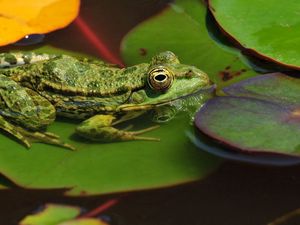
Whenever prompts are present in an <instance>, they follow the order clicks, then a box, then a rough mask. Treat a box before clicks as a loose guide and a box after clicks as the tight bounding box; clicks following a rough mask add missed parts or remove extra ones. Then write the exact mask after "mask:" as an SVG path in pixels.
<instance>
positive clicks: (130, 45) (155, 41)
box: [121, 0, 255, 87]
mask: <svg viewBox="0 0 300 225" xmlns="http://www.w3.org/2000/svg"><path fill="white" fill-rule="evenodd" d="M206 23H207V21H206V7H205V5H204V4H203V3H201V1H198V0H177V1H176V2H175V3H172V4H170V6H169V7H168V8H167V9H166V10H164V11H163V12H161V13H160V14H158V15H156V16H154V17H152V18H150V19H149V20H147V21H145V22H143V23H141V24H140V25H138V26H137V27H135V28H134V29H133V30H132V31H131V32H129V33H128V34H127V36H126V37H125V38H124V39H123V42H122V47H121V50H122V55H123V58H124V60H125V62H126V63H127V64H128V65H133V64H135V63H137V62H144V61H148V60H150V58H151V57H152V56H153V55H154V54H155V53H157V52H161V51H165V50H170V51H173V52H175V54H177V55H178V56H179V58H180V59H181V61H182V62H183V63H186V64H192V65H195V66H197V67H199V68H201V69H202V70H203V71H205V72H206V73H207V74H208V75H209V76H210V78H211V80H212V81H213V82H215V83H216V84H218V87H221V86H224V85H228V84H229V83H231V82H236V81H238V80H241V79H245V78H246V77H250V76H254V75H255V72H254V71H253V70H252V69H251V68H250V67H249V66H248V65H246V64H244V63H242V62H241V61H240V59H239V57H240V55H239V52H238V51H237V50H235V49H233V48H229V47H224V46H222V45H219V44H217V43H216V42H215V41H214V40H213V39H212V38H211V37H210V35H209V33H208V31H207V26H206ZM179 28H180V29H179Z"/></svg>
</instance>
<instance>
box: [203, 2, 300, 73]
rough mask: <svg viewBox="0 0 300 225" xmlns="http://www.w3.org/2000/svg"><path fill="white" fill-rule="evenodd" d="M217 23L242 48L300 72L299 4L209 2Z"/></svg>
mask: <svg viewBox="0 0 300 225" xmlns="http://www.w3.org/2000/svg"><path fill="white" fill-rule="evenodd" d="M208 2H209V9H210V12H211V13H212V14H213V16H214V18H215V19H216V21H217V23H218V24H219V26H220V27H221V29H222V30H223V32H224V33H225V34H226V35H228V36H229V37H230V38H231V39H232V40H233V41H234V42H235V43H236V44H238V45H239V46H240V47H241V48H243V49H244V50H246V51H248V52H249V53H252V54H254V55H256V56H259V57H261V58H264V59H268V60H270V61H273V62H276V63H278V64H280V65H284V66H288V67H290V68H297V69H299V68H300V58H299V34H300V29H299V28H300V19H299V10H300V2H299V1H297V0H290V1H288V2H287V3H285V4H283V2H282V1H281V0H268V1H261V0H252V1H240V0H227V1H224V0H209V1H208Z"/></svg>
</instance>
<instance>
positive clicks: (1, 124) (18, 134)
mask: <svg viewBox="0 0 300 225" xmlns="http://www.w3.org/2000/svg"><path fill="white" fill-rule="evenodd" d="M0 129H2V130H4V131H6V132H7V133H9V134H11V135H12V136H14V137H15V138H16V139H18V140H19V141H20V142H21V143H22V144H23V145H25V146H26V147H27V148H30V147H31V144H32V143H34V142H43V143H47V144H52V145H57V146H61V147H64V148H68V149H71V150H75V148H74V147H73V146H71V145H69V144H66V143H64V142H63V141H61V140H60V139H59V137H58V136H57V135H55V134H52V133H49V132H45V133H42V132H38V131H32V132H31V131H28V130H25V129H24V128H22V127H19V126H16V125H13V124H11V123H9V122H8V121H6V120H5V118H4V117H2V116H0Z"/></svg>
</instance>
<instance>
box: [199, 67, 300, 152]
mask: <svg viewBox="0 0 300 225" xmlns="http://www.w3.org/2000/svg"><path fill="white" fill-rule="evenodd" d="M223 90H224V93H225V94H228V95H229V96H224V97H216V98H214V99H211V100H209V101H208V102H207V103H206V104H205V105H204V107H202V108H201V109H200V111H199V112H198V113H197V116H196V121H195V123H196V126H197V127H198V128H199V129H200V131H201V132H203V133H205V134H206V135H208V136H210V137H211V138H213V139H215V140H217V141H218V142H220V143H222V144H224V145H225V146H227V147H231V148H233V149H236V150H241V151H244V152H257V153H273V154H283V155H294V156H299V151H300V141H299V135H300V113H299V106H300V104H299V103H300V102H299V99H300V94H299V93H300V85H299V80H298V79H296V78H292V77H289V76H287V75H284V74H280V73H274V74H267V75H262V76H258V77H255V78H250V79H248V80H245V81H242V82H240V83H237V84H234V85H231V86H229V87H226V88H224V89H223Z"/></svg>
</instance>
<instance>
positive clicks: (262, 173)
mask: <svg viewBox="0 0 300 225" xmlns="http://www.w3.org/2000/svg"><path fill="white" fill-rule="evenodd" d="M168 2H170V1H164V0H153V1H150V0H128V1H127V0H126V1H124V0H101V1H99V0H84V1H82V6H81V12H80V20H79V21H78V20H77V21H75V22H74V23H72V24H71V25H70V26H69V27H67V28H65V29H63V30H59V31H56V32H53V33H50V34H47V35H46V36H45V38H44V40H43V42H44V43H46V44H49V45H51V46H54V47H56V48H62V49H66V50H70V51H74V52H80V53H84V54H89V55H92V56H95V57H102V58H105V59H106V60H110V61H112V62H114V63H117V64H123V62H122V61H121V60H120V50H119V46H120V43H121V40H122V37H124V35H125V34H126V33H127V32H128V31H129V30H131V29H132V28H133V27H134V26H135V25H137V24H138V23H140V22H141V21H144V20H145V19H146V18H149V17H151V16H152V15H154V14H155V13H157V12H159V11H161V10H162V9H163V8H164V7H165V6H166V4H167V3H168ZM87 26H88V30H87ZM174 26H175V25H174ZM90 31H92V33H91V32H90ZM95 37H97V38H98V40H101V43H100V42H99V41H97V40H95ZM38 41H41V40H40V39H39V38H38ZM12 48H19V46H9V47H5V48H3V49H2V51H6V50H7V49H12ZM29 48H31V47H29ZM144 120H145V119H144ZM188 120H189V119H186V118H185V119H182V118H181V117H179V118H177V120H175V122H173V123H171V124H170V125H166V126H163V127H162V128H163V130H162V131H160V132H157V133H154V135H155V134H157V135H160V136H161V135H162V136H163V135H165V138H166V139H168V138H169V139H171V138H170V137H172V135H174V134H173V133H172V132H171V130H173V132H174V130H176V129H181V130H183V131H182V134H181V136H183V135H184V132H185V131H186V130H189V131H190V132H192V131H193V130H192V128H191V126H190V125H189V122H188ZM140 121H142V123H144V122H143V119H141V120H139V121H138V122H137V123H140ZM183 123H186V124H188V125H182V124H183ZM58 124H59V125H54V126H53V127H50V130H51V129H52V130H51V131H57V132H58V133H59V134H60V133H61V135H62V136H63V137H65V136H66V134H64V132H67V133H68V134H69V133H70V132H71V131H70V130H71V129H73V127H74V124H73V123H70V124H69V121H67V122H66V121H58ZM61 124H63V125H64V124H66V125H64V126H66V128H65V129H63V130H61ZM68 124H69V125H68ZM174 124H176V125H174ZM164 133H166V134H164ZM64 135H65V136H64ZM179 136H180V135H178V137H179ZM163 137H164V136H163ZM174 137H175V138H177V139H178V137H177V136H174ZM4 138H7V137H4ZM1 140H2V141H3V140H4V139H1ZM178 140H179V141H183V142H184V144H183V145H182V146H181V145H180V146H177V147H178V148H182V149H184V150H187V151H191V152H192V153H191V154H185V151H183V153H182V155H181V156H182V157H183V158H185V159H190V160H191V162H193V163H194V161H196V160H198V159H200V158H201V159H203V157H204V158H205V162H206V163H207V165H210V163H212V164H214V165H213V167H217V166H218V165H219V164H220V161H221V160H220V159H219V158H218V157H215V156H211V155H209V154H208V153H203V151H201V150H199V149H197V148H196V147H195V146H194V145H193V144H192V143H191V142H190V141H189V140H188V138H187V137H186V136H184V138H183V139H180V138H179V139H178ZM178 140H177V141H178ZM71 141H73V142H74V143H75V145H77V144H78V146H79V147H80V148H89V144H86V143H82V144H81V143H79V142H78V143H77V140H71ZM173 142H174V141H173V140H168V141H167V142H165V144H164V146H165V148H169V150H170V151H172V149H171V148H174V147H176V145H177V144H176V143H177V142H174V143H175V145H172V143H173ZM5 143H6V142H5ZM10 145H11V146H15V145H16V144H12V143H10V142H9V143H8V146H10ZM97 145H98V144H97ZM100 145H101V144H99V146H100ZM124 146H125V147H124ZM131 146H132V144H128V147H126V144H125V145H123V144H119V143H118V144H116V145H114V146H112V147H106V148H107V149H114V148H120V150H121V148H125V149H123V151H126V150H128V149H127V148H131ZM137 146H138V144H137ZM155 146H156V145H149V147H147V146H146V147H145V146H138V147H137V149H138V148H144V149H146V150H145V151H148V150H149V151H151V150H153V148H155ZM7 148H9V147H7ZM137 149H135V151H136V150H137ZM147 149H148V150H147ZM1 150H2V149H1ZM18 150H19V151H22V148H20V149H18ZM46 150H47V151H51V149H50V148H49V149H48V148H47V149H46ZM46 150H45V151H46ZM3 151H6V149H3ZM30 151H31V152H32V156H36V157H38V159H41V157H44V156H43V153H37V152H38V151H43V149H38V147H36V148H33V149H32V150H30ZM62 151H63V150H62ZM7 152H8V151H7ZM133 152H134V151H133ZM25 154H27V153H20V156H18V155H16V154H10V153H5V154H3V157H4V158H3V159H2V163H3V161H5V160H7V159H14V158H13V157H16V158H15V160H16V161H20V166H22V168H21V169H20V170H24V172H23V173H20V174H21V175H19V177H17V180H13V181H14V182H15V181H16V183H22V182H23V177H22V176H27V177H29V178H30V176H31V175H28V174H29V173H31V174H33V175H32V177H33V178H30V179H31V180H29V182H28V183H26V182H25V186H26V185H27V186H28V185H29V186H31V187H33V188H38V187H41V188H45V186H44V185H46V186H47V185H48V186H49V183H50V184H51V182H53V185H52V186H51V185H50V187H53V188H56V189H49V190H47V189H23V188H20V187H18V186H17V185H15V184H12V183H11V181H9V180H8V179H6V178H4V177H3V178H1V179H3V181H2V180H0V181H1V183H8V184H9V185H11V186H12V188H10V189H4V190H1V191H0V202H1V203H0V225H14V224H18V221H20V219H21V218H23V217H24V216H25V215H28V214H30V213H32V212H34V211H36V210H37V209H38V208H39V207H41V206H43V205H44V204H46V203H61V204H70V205H76V206H80V207H82V208H83V209H84V210H86V211H90V210H93V209H95V208H97V207H99V205H102V204H103V203H105V202H107V201H110V200H112V199H113V200H116V204H114V205H113V206H112V207H109V208H108V209H107V210H105V211H104V212H103V213H101V216H102V217H103V218H104V219H106V220H108V221H109V223H110V224H111V225H127V224H128V225H129V224H130V225H154V224H155V225H160V224H161V225H184V224H189V225H241V224H243V225H260V224H262V225H263V224H268V223H269V222H270V221H272V220H274V219H275V218H277V217H279V216H281V215H283V214H285V213H288V212H290V211H292V210H295V209H297V208H299V207H300V203H299V202H300V201H299V200H300V198H299V197H297V196H298V192H299V191H298V190H300V166H297V165H294V166H286V167H278V166H264V165H255V164H250V163H249V164H247V163H245V162H244V163H243V162H234V161H229V160H228V161H227V160H224V162H223V163H222V164H221V165H220V166H219V167H218V169H216V170H215V171H213V172H212V169H208V171H207V172H205V173H204V174H205V175H207V174H209V175H208V176H206V177H205V178H204V179H202V180H200V181H195V176H196V175H197V176H198V175H199V174H197V172H191V174H192V175H191V177H189V179H187V181H188V182H187V183H186V184H181V185H178V186H174V185H175V184H176V179H175V178H174V179H175V181H174V180H172V179H171V181H170V182H168V183H169V184H170V185H171V186H172V187H164V188H161V189H157V188H156V187H155V185H153V184H152V183H151V182H150V183H149V184H148V183H146V184H141V186H140V188H139V189H145V188H144V186H143V185H149V186H150V187H152V188H154V189H152V190H143V191H134V192H131V191H130V192H125V193H121V194H118V193H117V194H107V195H100V196H98V195H94V196H81V197H75V196H72V197H70V196H65V195H64V192H65V190H63V189H57V185H56V182H60V180H59V179H60V178H59V177H60V174H55V173H52V174H51V173H50V172H49V174H47V176H49V177H50V178H49V179H50V181H49V183H48V184H45V183H42V182H40V183H39V182H36V183H35V179H34V177H35V176H37V175H39V173H40V172H39V171H36V170H35V171H33V169H35V168H36V167H34V166H32V167H28V168H27V167H26V165H22V163H21V161H22V160H23V159H25V160H26V159H27V156H24V155H25ZM29 154H31V153H29ZM66 154H69V153H66ZM101 154H102V153H101ZM119 154H122V153H121V151H120V153H119ZM119 156H120V157H122V155H119ZM5 157H6V158H5ZM17 157H20V158H19V159H18V158H17ZM52 157H53V158H55V157H56V156H55V155H54V156H53V155H52ZM57 157H59V156H57ZM53 158H52V159H53ZM45 159H47V155H45ZM171 160H174V161H176V160H179V159H171ZM0 161H1V160H0ZM178 162H179V161H178ZM123 163H124V162H123ZM24 164H25V163H24ZM204 164H205V163H204ZM107 166H109V165H107ZM202 166H203V167H204V168H206V165H198V166H197V167H191V170H195V168H196V169H199V168H200V169H202ZM166 168H167V167H166ZM10 169H11V168H10V167H7V171H6V172H7V174H14V173H13V172H11V171H9V170H10ZM43 169H45V168H43ZM81 169H83V168H81ZM31 170H32V171H31ZM48 170H49V168H48ZM42 171H43V170H42ZM18 172H20V171H18ZM117 172H121V171H120V170H119V171H117ZM171 173H172V170H170V174H171ZM7 174H5V175H6V176H7ZM70 174H72V173H70ZM146 175H147V174H146ZM201 176H203V175H202V174H201ZM133 177H134V176H133ZM29 178H28V179H29ZM56 178H57V179H56ZM62 179H64V178H62ZM161 179H163V177H162V178H161ZM66 180H68V179H67V178H66ZM191 181H193V182H191ZM70 182H71V181H70ZM31 184H34V185H31ZM170 185H168V184H167V185H162V186H170ZM125 189H126V188H125ZM89 191H91V193H93V190H89ZM75 192H80V189H78V190H77V189H76V191H75ZM75 192H74V193H75ZM103 192H104V193H107V192H109V191H106V192H105V191H103ZM112 192H118V189H116V190H113V191H112ZM292 222H293V224H297V221H296V220H295V221H291V222H290V223H288V224H289V225H291V224H292ZM298 222H299V221H298ZM41 225H42V224H41Z"/></svg>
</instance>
